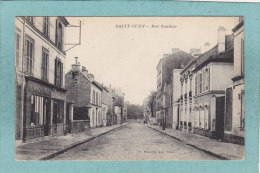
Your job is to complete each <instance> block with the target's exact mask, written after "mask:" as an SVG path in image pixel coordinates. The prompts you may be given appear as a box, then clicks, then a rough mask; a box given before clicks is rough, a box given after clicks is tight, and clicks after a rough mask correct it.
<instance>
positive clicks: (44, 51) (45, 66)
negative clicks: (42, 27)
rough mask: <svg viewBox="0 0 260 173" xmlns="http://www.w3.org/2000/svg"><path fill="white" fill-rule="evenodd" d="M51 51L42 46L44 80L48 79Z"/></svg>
mask: <svg viewBox="0 0 260 173" xmlns="http://www.w3.org/2000/svg"><path fill="white" fill-rule="evenodd" d="M48 66H49V51H48V50H47V49H45V48H42V68H41V69H42V70H41V71H42V80H44V81H48Z"/></svg>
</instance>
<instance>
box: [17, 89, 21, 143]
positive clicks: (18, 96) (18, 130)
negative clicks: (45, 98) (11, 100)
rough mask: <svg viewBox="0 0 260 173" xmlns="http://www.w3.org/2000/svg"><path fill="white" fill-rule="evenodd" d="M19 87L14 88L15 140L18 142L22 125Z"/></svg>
mask: <svg viewBox="0 0 260 173" xmlns="http://www.w3.org/2000/svg"><path fill="white" fill-rule="evenodd" d="M21 92H22V90H21V86H16V91H15V96H16V99H15V140H20V139H21V132H22V130H21V123H22V116H21V112H22V110H21V107H22V106H21V101H22V97H21Z"/></svg>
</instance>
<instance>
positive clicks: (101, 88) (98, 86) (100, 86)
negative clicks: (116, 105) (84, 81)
mask: <svg viewBox="0 0 260 173" xmlns="http://www.w3.org/2000/svg"><path fill="white" fill-rule="evenodd" d="M92 84H93V85H95V86H96V87H97V88H99V89H100V90H101V91H102V90H103V87H102V85H100V84H99V83H98V82H97V81H95V80H93V81H92Z"/></svg>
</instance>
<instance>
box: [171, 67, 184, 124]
mask: <svg viewBox="0 0 260 173" xmlns="http://www.w3.org/2000/svg"><path fill="white" fill-rule="evenodd" d="M181 71H182V69H173V71H172V81H173V82H172V90H173V91H172V128H173V129H179V122H180V111H179V110H180V105H181V104H180V103H181V102H180V97H181V82H180V76H181V75H180V73H181Z"/></svg>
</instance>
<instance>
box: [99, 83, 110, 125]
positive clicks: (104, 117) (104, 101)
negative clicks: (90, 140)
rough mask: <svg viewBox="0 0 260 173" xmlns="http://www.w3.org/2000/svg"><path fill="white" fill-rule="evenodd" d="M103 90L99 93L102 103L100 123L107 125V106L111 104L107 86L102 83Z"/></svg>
mask: <svg viewBox="0 0 260 173" xmlns="http://www.w3.org/2000/svg"><path fill="white" fill-rule="evenodd" d="M102 87H103V90H102V93H101V104H102V125H103V126H107V124H108V119H109V113H110V112H109V111H108V109H109V107H110V106H111V101H112V98H111V97H110V95H109V91H108V89H107V87H105V86H104V85H103V84H102Z"/></svg>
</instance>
